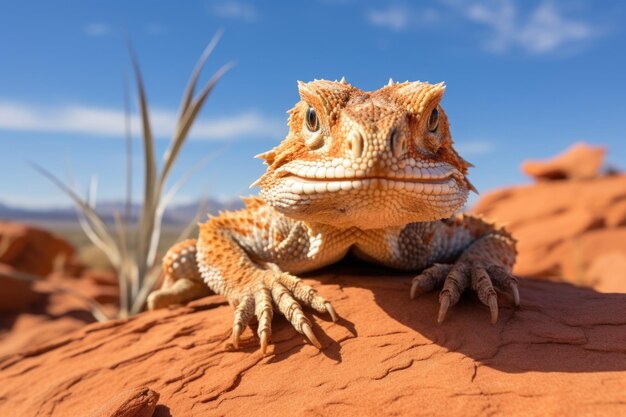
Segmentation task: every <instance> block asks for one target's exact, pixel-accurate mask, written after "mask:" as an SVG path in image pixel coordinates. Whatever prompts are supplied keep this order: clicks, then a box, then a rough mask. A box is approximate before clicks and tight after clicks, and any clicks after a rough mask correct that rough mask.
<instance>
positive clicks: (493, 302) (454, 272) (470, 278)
mask: <svg viewBox="0 0 626 417" xmlns="http://www.w3.org/2000/svg"><path fill="white" fill-rule="evenodd" d="M441 287H443V289H442V290H441V293H440V294H439V313H438V315H437V322H438V323H440V324H441V323H442V322H443V321H444V320H445V318H446V314H447V313H448V310H449V309H450V307H452V306H453V305H455V304H456V303H457V302H458V301H459V298H460V297H461V293H463V291H465V290H466V289H467V288H468V287H471V288H472V289H473V290H474V291H475V292H476V294H477V295H478V298H479V299H480V301H481V302H482V303H483V304H484V305H486V306H487V307H489V313H490V316H491V323H493V324H495V323H496V322H497V321H498V315H499V310H498V296H497V295H496V291H495V290H496V289H498V290H499V291H501V292H507V293H509V294H511V296H512V298H513V303H514V304H515V306H516V307H517V306H519V304H520V295H519V289H518V283H517V279H516V278H515V277H514V276H513V275H511V271H510V269H509V268H506V267H504V266H501V265H489V266H486V267H483V266H481V265H480V264H470V263H467V262H463V261H459V262H457V263H455V264H435V265H433V266H431V267H430V268H428V269H425V270H424V271H423V272H422V274H421V275H418V276H416V277H415V278H413V282H412V284H411V291H410V295H411V298H415V297H416V296H417V295H420V294H423V293H426V292H430V291H433V290H435V289H436V288H441Z"/></svg>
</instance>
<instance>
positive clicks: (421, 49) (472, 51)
mask: <svg viewBox="0 0 626 417" xmlns="http://www.w3.org/2000/svg"><path fill="white" fill-rule="evenodd" d="M624 21H626V3H624V2H621V1H603V0H598V1H593V2H592V1H582V0H574V1H564V0H560V1H559V0H538V1H515V0H500V1H487V0H485V1H483V0H439V1H429V2H425V1H424V2H418V1H415V2H409V1H390V2H386V1H359V2H357V1H350V0H323V1H322V0H309V1H306V2H298V1H273V2H261V1H258V2H253V1H231V0H226V1H206V0H205V1H185V2H175V1H118V0H110V1H86V0H81V1H65V2H49V1H30V0H22V1H19V2H17V1H13V2H8V1H5V2H2V3H1V4H0V39H1V40H0V145H2V149H3V151H2V152H1V153H0V202H8V203H12V204H19V205H28V206H34V207H44V206H61V205H66V204H68V200H67V199H66V197H65V196H64V195H63V194H61V193H60V192H59V191H58V190H56V189H55V188H53V186H52V185H51V184H50V183H48V182H47V180H45V179H44V178H42V177H41V176H39V175H38V174H36V173H35V172H34V171H33V170H32V168H30V166H29V165H28V162H36V163H38V164H40V165H43V166H45V167H46V168H48V169H50V170H51V171H53V172H55V173H57V174H58V175H60V176H61V177H63V178H67V177H68V176H69V175H70V172H71V175H72V176H73V177H74V178H75V179H76V182H77V184H78V186H79V187H80V188H81V189H85V188H86V185H87V184H88V182H89V179H90V178H91V176H92V175H96V176H97V177H98V179H99V191H98V195H99V198H100V199H101V200H113V199H119V198H121V197H122V196H123V195H124V182H125V180H124V158H125V156H124V141H123V134H122V132H123V128H124V125H123V79H124V76H125V74H126V75H128V74H130V65H129V59H128V53H127V50H126V46H125V42H124V34H125V33H126V32H127V33H129V34H130V36H131V38H132V40H133V43H134V45H135V49H136V50H137V54H138V56H139V60H140V63H141V67H142V70H143V74H144V79H145V84H146V88H147V92H148V98H149V101H150V104H151V106H152V110H153V111H154V117H153V118H154V120H153V122H154V125H155V131H156V133H157V136H158V148H159V150H160V151H163V150H164V149H165V148H166V146H167V143H168V142H167V140H168V135H169V134H170V133H171V130H172V126H171V125H172V120H173V118H174V117H175V116H176V111H177V109H178V105H179V100H180V95H181V94H182V91H183V89H184V86H185V84H186V81H187V78H188V75H189V73H190V71H191V69H192V68H193V66H194V64H195V62H196V59H197V58H198V56H199V55H200V53H201V52H202V50H203V49H204V47H205V46H206V44H207V43H208V42H209V40H210V39H211V37H212V36H213V34H214V33H215V32H216V31H217V30H218V29H219V28H223V29H224V36H223V38H222V41H221V42H220V44H219V46H218V48H217V50H216V51H215V53H214V54H213V55H212V58H211V59H210V61H209V64H208V67H207V71H206V74H205V75H204V80H206V79H208V77H209V76H210V75H211V72H212V71H215V70H216V69H217V68H219V67H220V66H221V65H222V64H225V63H227V62H229V61H236V63H237V65H236V67H235V68H234V69H233V70H232V71H231V72H230V73H228V74H227V75H226V76H225V78H224V79H223V80H222V82H221V83H220V84H219V86H218V87H217V89H216V90H215V92H214V94H213V95H212V96H211V97H210V99H209V101H208V103H207V106H206V107H205V109H204V111H203V113H202V114H201V117H200V119H199V122H198V126H197V128H196V129H195V130H194V131H193V132H192V137H191V140H190V141H189V142H188V143H187V145H186V147H185V149H184V150H183V154H182V156H181V158H180V160H179V161H178V165H177V169H176V170H175V172H174V173H173V176H174V177H176V176H178V175H180V174H181V173H182V172H183V171H185V168H186V167H189V166H191V165H192V164H193V163H194V162H195V161H197V160H199V159H201V158H203V157H204V156H205V155H209V154H215V155H216V157H215V158H214V159H213V160H212V161H211V162H210V163H209V164H208V165H207V167H206V168H204V169H203V170H202V171H201V172H200V173H198V174H197V175H195V176H194V177H193V179H192V180H191V181H189V183H188V185H187V186H186V187H185V188H184V189H183V190H181V192H180V194H179V198H178V201H180V202H182V201H188V200H191V199H194V198H196V197H198V196H200V195H201V194H208V195H211V196H213V197H218V198H228V197H234V196H238V195H246V194H248V193H249V191H248V185H249V184H250V183H252V182H253V181H254V180H255V179H256V178H257V177H258V176H259V175H260V174H261V173H262V172H263V165H262V164H261V162H260V161H259V160H256V159H252V156H253V155H255V154H257V153H259V152H262V151H264V150H267V149H269V148H271V147H273V146H274V145H276V144H277V143H278V142H279V141H280V140H281V139H282V138H283V137H284V135H285V133H286V125H285V124H286V120H287V115H286V113H285V112H286V110H287V109H289V108H290V107H291V106H292V105H293V104H294V103H295V102H296V101H297V100H298V96H297V88H296V81H297V80H304V81H308V80H312V79H314V78H326V79H338V78H341V77H342V76H345V77H346V78H347V80H348V81H349V82H350V83H352V84H354V85H356V86H358V87H360V88H363V89H376V88H379V87H381V86H383V85H384V84H385V83H386V82H387V80H388V79H389V77H392V78H393V79H394V80H399V81H404V80H407V79H408V80H418V79H420V80H428V81H431V82H439V81H446V84H447V86H448V88H447V92H446V96H445V97H444V101H443V107H444V108H445V109H446V112H447V113H448V115H449V117H450V119H451V123H452V134H453V138H454V139H455V141H456V143H457V146H458V148H459V150H460V152H461V153H462V154H463V155H464V156H465V157H466V159H468V160H470V161H472V162H473V163H474V164H475V165H476V168H474V169H473V170H472V171H471V175H470V178H471V179H472V180H473V182H474V183H475V184H476V186H477V187H478V188H479V190H481V191H483V192H484V191H486V190H489V189H491V188H494V187H498V186H503V185H509V184H516V183H523V182H527V181H528V180H527V179H525V178H524V176H523V175H522V174H521V173H520V172H519V164H520V162H521V161H522V160H524V159H528V158H542V157H547V156H550V155H553V154H554V153H556V152H558V151H560V150H562V149H564V148H565V147H566V146H567V145H569V144H570V143H572V142H574V141H578V140H585V141H588V142H590V143H596V144H604V145H607V146H608V147H609V159H610V162H612V163H613V164H615V165H617V166H619V167H622V168H626V94H625V93H626V77H624V74H626V53H625V52H624V51H626V34H625V32H624V31H625V27H624V25H623V22H624ZM133 87H134V86H133ZM133 91H134V90H133ZM134 127H135V129H138V128H139V126H138V125H137V124H136V123H135V126H134ZM135 138H136V139H138V136H137V135H135ZM135 150H136V152H135V154H134V157H133V159H134V162H135V165H136V167H137V168H140V164H141V154H140V152H139V142H135ZM140 180H141V170H140V169H139V170H137V172H136V178H135V182H136V184H139V182H140ZM136 189H138V188H136Z"/></svg>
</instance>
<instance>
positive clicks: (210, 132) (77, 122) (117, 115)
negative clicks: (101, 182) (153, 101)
mask: <svg viewBox="0 0 626 417" xmlns="http://www.w3.org/2000/svg"><path fill="white" fill-rule="evenodd" d="M151 116H152V118H151V122H152V130H153V134H154V136H155V137H157V138H169V137H171V135H172V134H173V132H174V128H175V126H176V120H177V114H176V112H173V111H170V110H163V109H152V110H151ZM131 125H132V126H133V134H134V135H139V134H140V118H139V115H137V114H133V115H132V116H131ZM124 129H125V115H124V112H123V111H122V110H117V109H107V108H102V107H90V106H82V105H78V106H65V107H40V106H32V105H25V104H22V103H16V102H12V101H6V100H5V101H3V100H0V130H9V131H29V132H42V133H72V134H83V135H90V136H116V137H123V136H124ZM285 130H286V128H285V123H284V122H283V121H279V120H275V119H269V118H267V117H264V116H262V115H261V114H259V113H258V112H257V111H254V110H250V111H247V112H243V113H240V114H237V115H232V116H227V117H220V118H213V119H209V120H207V119H202V118H200V119H198V120H197V121H196V123H195V124H194V127H193V128H192V130H191V132H190V135H189V136H190V138H192V139H198V140H230V139H237V138H244V137H250V138H268V137H280V136H281V135H284V133H285Z"/></svg>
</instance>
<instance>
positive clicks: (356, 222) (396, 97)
mask: <svg viewBox="0 0 626 417" xmlns="http://www.w3.org/2000/svg"><path fill="white" fill-rule="evenodd" d="M444 90H445V86H444V85H443V83H440V84H429V83H426V82H419V81H417V82H405V83H394V82H393V81H391V80H390V81H389V84H388V85H387V86H385V87H383V88H381V89H379V90H376V91H371V92H367V91H363V90H360V89H358V88H356V87H353V86H352V85H350V84H348V83H346V82H345V80H342V81H341V82H336V81H335V82H332V81H324V80H321V81H313V82H310V83H303V82H299V92H300V98H301V100H300V101H299V102H298V103H297V104H296V105H295V107H294V108H292V109H291V110H290V111H289V133H288V135H287V137H286V138H285V139H284V140H283V141H282V142H281V143H280V144H279V145H278V146H277V147H275V148H274V149H272V150H271V151H269V152H266V153H264V154H261V155H258V156H259V157H260V158H262V159H264V160H265V162H266V163H267V164H268V168H267V171H266V172H265V174H264V175H263V176H262V177H261V178H260V179H259V180H258V181H257V182H256V184H257V185H259V186H260V187H261V196H262V197H263V198H264V199H265V200H266V201H267V202H268V204H270V205H271V206H272V207H273V208H274V209H276V210H277V211H279V212H281V213H283V214H285V215H287V216H289V217H292V218H295V219H298V220H304V221H307V222H316V223H325V224H331V225H333V226H336V227H358V228H362V229H373V228H385V227H392V226H401V225H405V224H407V223H412V222H423V221H433V220H439V219H442V218H447V217H450V216H451V215H453V214H454V213H455V212H456V211H458V210H459V209H461V208H462V207H463V205H464V204H465V201H466V199H467V195H468V192H469V190H470V189H473V186H472V185H471V183H470V182H469V180H468V179H467V177H466V174H467V168H468V167H469V166H471V165H470V164H469V163H468V162H466V161H465V160H463V158H461V157H460V156H459V155H458V154H457V153H456V151H455V150H454V148H453V142H452V137H451V136H450V127H449V124H448V118H447V117H446V114H445V112H444V111H443V109H442V107H441V105H440V101H441V98H442V97H443V93H444Z"/></svg>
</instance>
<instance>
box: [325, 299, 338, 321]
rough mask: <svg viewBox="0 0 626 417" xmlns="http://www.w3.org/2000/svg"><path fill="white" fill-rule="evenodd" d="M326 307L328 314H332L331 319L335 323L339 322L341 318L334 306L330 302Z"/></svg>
mask: <svg viewBox="0 0 626 417" xmlns="http://www.w3.org/2000/svg"><path fill="white" fill-rule="evenodd" d="M324 305H325V306H326V310H327V311H328V314H330V318H331V320H332V321H333V323H335V322H337V320H339V316H338V315H337V312H336V311H335V309H334V308H333V306H332V305H331V304H330V303H329V302H326V303H324Z"/></svg>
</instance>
